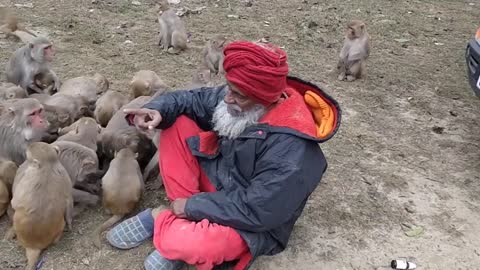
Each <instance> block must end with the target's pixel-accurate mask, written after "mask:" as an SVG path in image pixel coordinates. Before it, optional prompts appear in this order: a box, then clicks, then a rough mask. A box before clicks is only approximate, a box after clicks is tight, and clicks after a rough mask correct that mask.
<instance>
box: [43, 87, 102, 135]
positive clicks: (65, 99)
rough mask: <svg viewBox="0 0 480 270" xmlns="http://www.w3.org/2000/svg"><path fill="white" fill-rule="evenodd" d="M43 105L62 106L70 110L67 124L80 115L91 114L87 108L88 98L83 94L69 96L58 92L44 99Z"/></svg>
mask: <svg viewBox="0 0 480 270" xmlns="http://www.w3.org/2000/svg"><path fill="white" fill-rule="evenodd" d="M44 105H49V106H55V107H58V108H63V109H64V110H66V111H68V112H70V113H69V123H68V124H67V125H71V124H72V123H73V122H75V121H77V120H78V119H80V117H82V116H92V115H93V111H91V110H90V108H89V102H88V99H86V98H85V97H83V96H71V95H67V94H63V93H60V92H59V93H56V94H54V95H52V96H50V97H49V98H48V99H47V100H46V101H44ZM63 127H65V126H63Z"/></svg>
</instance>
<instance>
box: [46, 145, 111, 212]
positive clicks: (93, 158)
mask: <svg viewBox="0 0 480 270" xmlns="http://www.w3.org/2000/svg"><path fill="white" fill-rule="evenodd" d="M51 145H52V146H55V147H56V148H58V149H59V151H58V152H59V153H58V159H59V160H60V163H61V164H62V165H63V167H64V168H65V169H66V170H67V173H68V175H69V176H70V179H71V181H72V187H73V188H74V189H73V200H74V202H79V203H84V204H87V205H96V204H97V202H98V196H97V195H95V193H96V192H97V187H96V185H95V184H93V185H92V184H90V182H91V181H92V180H93V181H96V180H99V179H100V178H101V177H99V176H100V175H102V176H103V174H102V172H101V171H100V170H99V169H98V163H99V162H98V157H97V153H95V151H93V150H92V149H90V148H88V147H86V146H83V145H81V144H78V143H75V142H69V141H55V142H53V143H51ZM95 178H97V179H95Z"/></svg>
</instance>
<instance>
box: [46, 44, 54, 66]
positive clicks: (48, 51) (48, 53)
mask: <svg viewBox="0 0 480 270" xmlns="http://www.w3.org/2000/svg"><path fill="white" fill-rule="evenodd" d="M53 55H54V52H53V47H52V45H47V46H45V47H43V56H44V57H45V60H46V61H48V62H51V61H53Z"/></svg>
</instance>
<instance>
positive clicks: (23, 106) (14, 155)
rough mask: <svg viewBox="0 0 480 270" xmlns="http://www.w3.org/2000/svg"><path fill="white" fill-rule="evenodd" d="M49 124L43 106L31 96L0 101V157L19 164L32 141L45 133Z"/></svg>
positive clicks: (23, 159) (38, 139)
mask: <svg viewBox="0 0 480 270" xmlns="http://www.w3.org/2000/svg"><path fill="white" fill-rule="evenodd" d="M48 127H49V124H48V122H47V121H46V119H45V115H44V112H43V106H42V105H41V104H40V102H38V101H37V100H35V99H33V98H25V99H11V100H6V101H3V102H2V103H0V158H5V159H7V160H11V161H13V162H15V164H17V166H19V165H20V164H22V163H23V162H24V161H25V151H26V149H27V146H28V145H29V144H30V143H32V142H38V141H40V140H41V138H42V137H43V136H44V135H45V134H46V132H47V130H48Z"/></svg>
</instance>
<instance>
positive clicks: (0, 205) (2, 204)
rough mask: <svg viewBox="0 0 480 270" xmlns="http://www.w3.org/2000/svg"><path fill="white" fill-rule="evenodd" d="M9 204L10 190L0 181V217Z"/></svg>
mask: <svg viewBox="0 0 480 270" xmlns="http://www.w3.org/2000/svg"><path fill="white" fill-rule="evenodd" d="M9 204H10V192H9V191H8V188H7V185H5V183H3V182H2V181H0V217H1V216H3V214H5V212H6V211H7V209H8V205H9Z"/></svg>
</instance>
